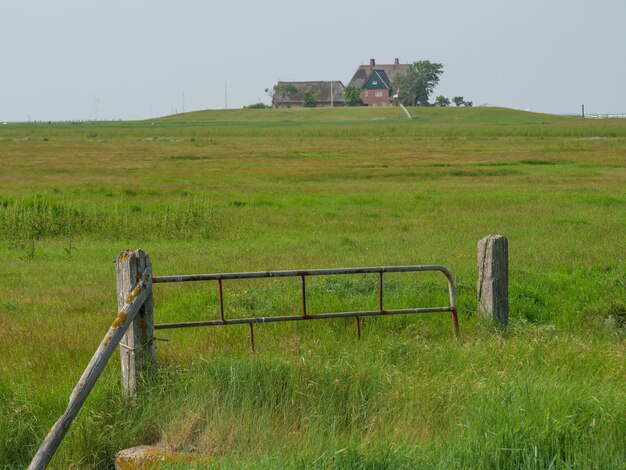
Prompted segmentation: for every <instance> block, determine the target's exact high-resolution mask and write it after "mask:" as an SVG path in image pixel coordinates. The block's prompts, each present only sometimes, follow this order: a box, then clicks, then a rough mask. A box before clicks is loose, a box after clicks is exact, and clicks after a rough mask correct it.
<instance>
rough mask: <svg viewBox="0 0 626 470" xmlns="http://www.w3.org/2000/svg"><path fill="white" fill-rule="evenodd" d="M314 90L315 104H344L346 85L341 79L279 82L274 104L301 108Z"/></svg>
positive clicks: (275, 89) (282, 106)
mask: <svg viewBox="0 0 626 470" xmlns="http://www.w3.org/2000/svg"><path fill="white" fill-rule="evenodd" d="M307 92H312V97H313V98H314V101H315V106H322V107H333V106H343V105H344V86H343V83H341V82H340V81H317V82H278V83H277V84H276V86H275V87H274V95H273V96H272V106H274V107H275V108H301V107H303V106H304V101H305V95H306V93H307Z"/></svg>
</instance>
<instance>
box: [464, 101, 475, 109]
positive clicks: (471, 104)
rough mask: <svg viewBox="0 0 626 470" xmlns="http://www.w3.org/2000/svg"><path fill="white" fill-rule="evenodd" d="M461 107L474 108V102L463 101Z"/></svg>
mask: <svg viewBox="0 0 626 470" xmlns="http://www.w3.org/2000/svg"><path fill="white" fill-rule="evenodd" d="M463 106H467V107H468V108H471V107H472V106H474V102H473V101H464V102H463Z"/></svg>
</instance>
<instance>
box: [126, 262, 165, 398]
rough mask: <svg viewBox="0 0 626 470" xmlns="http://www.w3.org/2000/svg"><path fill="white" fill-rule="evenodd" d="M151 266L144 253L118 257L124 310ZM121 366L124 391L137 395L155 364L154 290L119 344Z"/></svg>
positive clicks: (127, 393) (127, 395)
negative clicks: (143, 274)
mask: <svg viewBox="0 0 626 470" xmlns="http://www.w3.org/2000/svg"><path fill="white" fill-rule="evenodd" d="M148 267H150V272H152V264H151V263H150V258H148V255H147V254H146V253H145V252H144V251H142V250H135V251H130V250H126V251H122V252H121V253H120V254H119V256H118V257H117V305H118V308H120V309H121V308H122V307H123V306H124V304H125V303H127V302H128V299H129V296H131V295H132V294H131V293H132V292H133V289H135V286H136V285H137V283H138V281H139V279H140V278H141V273H143V272H144V271H145V270H146V268H148ZM120 361H121V366H122V389H123V391H124V395H125V396H126V397H133V396H135V394H136V393H137V390H138V385H139V383H140V382H141V380H140V378H141V375H142V374H144V373H146V372H147V371H148V370H149V369H150V368H153V367H154V366H155V365H156V349H155V345H154V307H153V303H152V291H150V295H149V296H148V298H147V299H146V301H145V302H144V304H143V306H142V307H141V309H140V310H139V312H138V313H137V316H136V317H135V320H134V321H133V323H132V325H131V326H130V328H129V329H128V331H126V334H125V335H124V337H123V338H122V340H121V341H120Z"/></svg>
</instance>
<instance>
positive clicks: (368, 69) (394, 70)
mask: <svg viewBox="0 0 626 470" xmlns="http://www.w3.org/2000/svg"><path fill="white" fill-rule="evenodd" d="M373 70H382V71H383V72H385V74H386V75H387V77H388V79H389V84H392V83H393V81H394V80H395V79H396V76H398V75H402V74H405V73H407V72H408V71H409V64H376V65H361V66H359V68H357V69H356V72H354V75H353V76H352V80H350V83H349V84H348V85H352V86H355V87H357V88H361V87H362V86H363V84H364V83H365V81H366V80H367V79H368V77H369V76H370V74H371V73H372V71H373Z"/></svg>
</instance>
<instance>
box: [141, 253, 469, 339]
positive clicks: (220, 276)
mask: <svg viewBox="0 0 626 470" xmlns="http://www.w3.org/2000/svg"><path fill="white" fill-rule="evenodd" d="M424 271H439V272H441V273H443V274H444V276H445V277H446V279H447V281H448V293H449V296H450V305H449V306H445V307H422V308H404V309H385V307H384V304H383V299H384V295H383V294H384V293H383V275H384V273H410V272H424ZM343 274H378V309H377V310H365V311H354V312H333V313H317V314H310V313H308V312H307V303H306V301H307V293H306V278H307V277H309V276H330V275H343ZM278 277H298V278H300V285H301V303H302V312H301V314H299V315H279V316H272V317H250V318H231V319H227V318H226V314H225V312H224V296H223V281H226V280H228V281H230V280H238V279H259V278H278ZM200 281H217V287H218V298H219V314H220V318H219V320H206V321H189V322H178V323H161V324H155V325H154V329H155V330H167V329H172V328H192V327H210V326H225V325H242V324H248V328H249V335H250V345H251V347H252V350H254V327H253V325H254V324H255V323H275V322H287V321H304V320H323V319H328V318H346V317H352V318H355V320H356V334H357V338H360V337H361V321H360V318H361V317H372V316H387V315H405V314H420V313H432V312H450V313H451V314H452V328H453V330H454V334H455V335H456V336H458V334H459V320H458V316H457V308H456V294H455V290H454V281H453V279H452V275H451V274H450V271H448V270H447V269H446V268H445V267H444V266H438V265H425V266H377V267H364V268H334V269H311V270H297V271H261V272H240V273H216V274H191V275H180V276H155V277H154V278H153V280H152V282H153V283H154V284H158V283H170V282H200Z"/></svg>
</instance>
